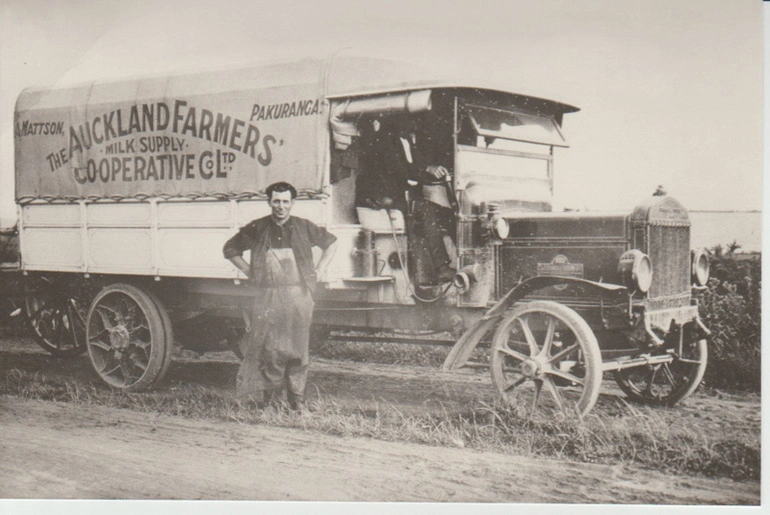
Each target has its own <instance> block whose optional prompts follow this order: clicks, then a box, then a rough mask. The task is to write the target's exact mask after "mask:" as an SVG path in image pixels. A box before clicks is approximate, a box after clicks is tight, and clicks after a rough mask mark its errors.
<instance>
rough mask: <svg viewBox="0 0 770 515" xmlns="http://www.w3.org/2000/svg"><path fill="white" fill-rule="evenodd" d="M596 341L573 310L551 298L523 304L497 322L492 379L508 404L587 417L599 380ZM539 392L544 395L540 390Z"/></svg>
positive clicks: (600, 362) (593, 402) (597, 392)
mask: <svg viewBox="0 0 770 515" xmlns="http://www.w3.org/2000/svg"><path fill="white" fill-rule="evenodd" d="M601 365H602V360H601V353H600V350H599V344H598V343H597V341H596V337H595V336H594V333H593V331H592V330H591V328H590V327H589V326H588V324H587V323H586V321H585V320H583V318H582V317H581V316H580V315H578V314H577V313H576V312H575V311H574V310H572V309H570V308H568V307H567V306H564V305H562V304H558V303H556V302H550V301H535V302H529V303H527V304H523V305H521V306H519V307H517V308H515V309H514V310H513V311H511V312H510V313H509V314H508V315H507V316H506V317H505V318H504V319H503V321H502V322H501V323H500V325H499V326H498V328H497V330H496V331H495V335H494V338H493V341H492V380H493V382H494V384H495V387H496V389H497V391H498V393H499V395H500V397H501V399H502V400H503V401H504V402H505V403H506V404H509V405H521V404H523V403H526V402H528V403H529V405H530V409H531V410H532V411H533V412H534V411H535V410H572V411H575V412H576V413H577V414H578V415H579V416H584V415H586V414H587V413H588V412H589V411H590V410H591V408H592V407H593V406H594V404H595V403H596V400H597V398H598V397H599V389H600V388H601V381H602V366H601ZM543 390H545V391H546V392H547V393H546V394H543Z"/></svg>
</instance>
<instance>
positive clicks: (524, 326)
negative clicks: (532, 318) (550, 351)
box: [518, 317, 540, 357]
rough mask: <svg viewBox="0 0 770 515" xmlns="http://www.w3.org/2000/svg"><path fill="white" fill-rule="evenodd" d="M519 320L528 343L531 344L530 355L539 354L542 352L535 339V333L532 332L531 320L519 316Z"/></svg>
mask: <svg viewBox="0 0 770 515" xmlns="http://www.w3.org/2000/svg"><path fill="white" fill-rule="evenodd" d="M518 321H519V325H520V326H521V328H522V330H523V331H524V336H525V337H526V338H527V344H528V345H529V355H530V356H532V357H535V356H537V355H538V353H539V352H540V348H539V347H538V346H537V340H535V335H534V334H532V329H530V328H529V322H528V321H527V319H526V318H525V317H521V318H519V319H518Z"/></svg>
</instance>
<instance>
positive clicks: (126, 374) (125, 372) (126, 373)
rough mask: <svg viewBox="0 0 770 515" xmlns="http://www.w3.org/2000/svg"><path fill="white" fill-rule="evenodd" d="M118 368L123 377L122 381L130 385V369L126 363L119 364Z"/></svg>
mask: <svg viewBox="0 0 770 515" xmlns="http://www.w3.org/2000/svg"><path fill="white" fill-rule="evenodd" d="M119 366H120V375H122V376H123V381H125V382H126V383H127V384H130V383H131V379H132V378H133V376H132V375H131V369H130V368H129V367H128V363H126V362H121V363H120V365H119Z"/></svg>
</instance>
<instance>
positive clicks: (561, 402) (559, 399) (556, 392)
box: [544, 377, 564, 409]
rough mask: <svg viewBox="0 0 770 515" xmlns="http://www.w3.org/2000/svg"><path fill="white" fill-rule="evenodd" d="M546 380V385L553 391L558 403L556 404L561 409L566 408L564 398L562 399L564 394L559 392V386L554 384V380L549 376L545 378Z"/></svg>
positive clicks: (552, 394)
mask: <svg viewBox="0 0 770 515" xmlns="http://www.w3.org/2000/svg"><path fill="white" fill-rule="evenodd" d="M544 382H545V387H546V388H547V389H548V391H549V392H550V393H551V397H553V400H554V402H555V403H556V406H558V407H559V409H564V400H563V399H562V396H561V394H560V393H559V388H558V387H557V386H556V385H555V384H554V382H553V381H552V380H551V378H549V377H546V378H545V379H544Z"/></svg>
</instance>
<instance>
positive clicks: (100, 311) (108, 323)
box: [96, 306, 115, 332]
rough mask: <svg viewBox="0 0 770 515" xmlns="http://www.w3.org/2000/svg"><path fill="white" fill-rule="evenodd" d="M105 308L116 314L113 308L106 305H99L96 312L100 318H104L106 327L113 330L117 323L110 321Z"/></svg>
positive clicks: (103, 322)
mask: <svg viewBox="0 0 770 515" xmlns="http://www.w3.org/2000/svg"><path fill="white" fill-rule="evenodd" d="M105 309H106V310H107V311H111V312H112V313H113V314H115V312H114V311H112V310H111V309H109V308H106V307H104V306H97V308H96V313H97V314H98V315H99V318H101V319H102V324H103V326H104V328H105V329H107V330H108V331H110V332H112V330H113V329H115V324H113V323H112V322H111V321H110V317H108V316H107V314H106V313H104V311H103V310H105Z"/></svg>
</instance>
